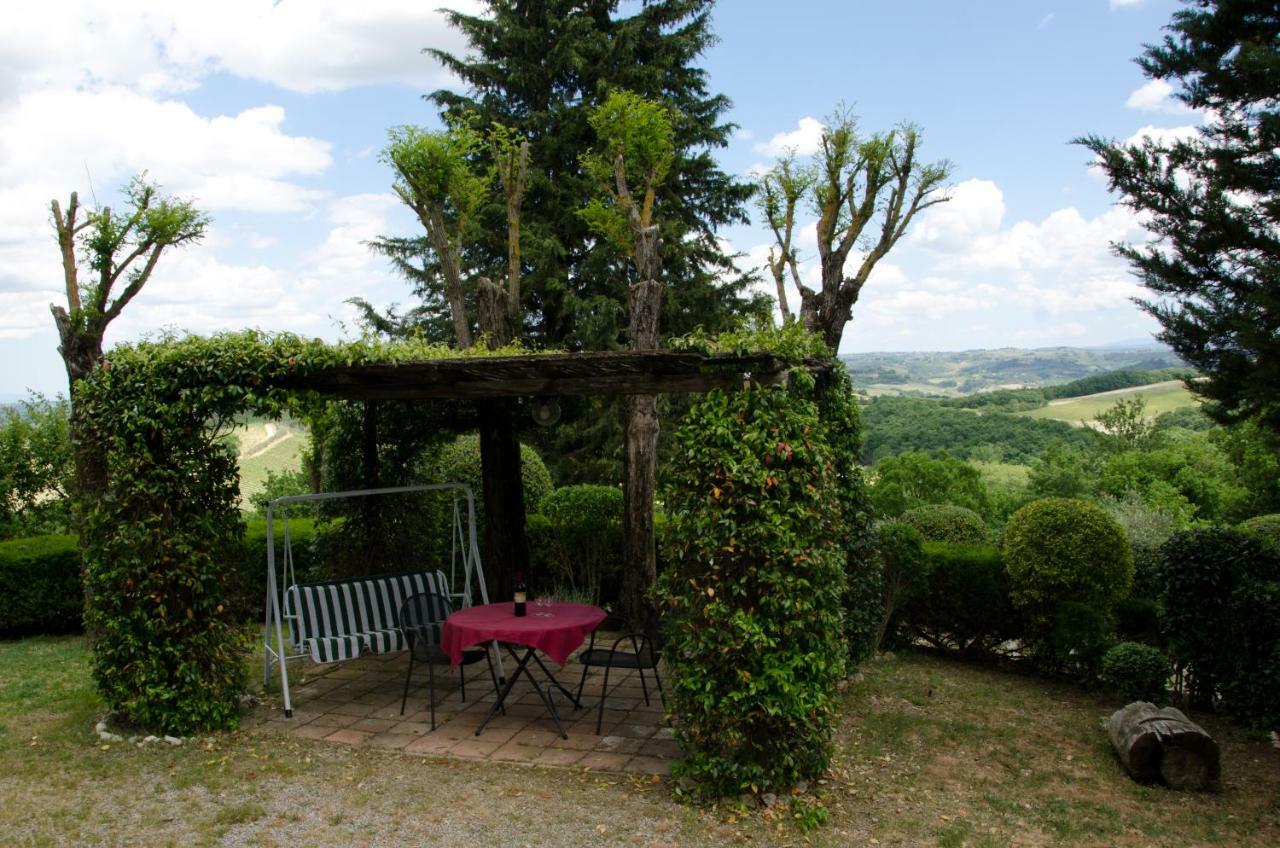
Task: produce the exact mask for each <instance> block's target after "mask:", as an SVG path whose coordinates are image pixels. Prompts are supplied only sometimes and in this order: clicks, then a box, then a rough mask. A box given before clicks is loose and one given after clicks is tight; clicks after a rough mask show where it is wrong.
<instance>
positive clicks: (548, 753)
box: [534, 748, 587, 766]
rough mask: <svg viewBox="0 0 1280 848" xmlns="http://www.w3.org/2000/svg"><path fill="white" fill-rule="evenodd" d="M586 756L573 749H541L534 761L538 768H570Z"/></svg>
mask: <svg viewBox="0 0 1280 848" xmlns="http://www.w3.org/2000/svg"><path fill="white" fill-rule="evenodd" d="M586 755H587V752H586V751H576V750H574V749H573V748H543V749H542V751H541V753H539V754H538V757H537V759H535V760H534V762H535V763H537V764H538V765H540V766H571V765H573V764H574V763H576V762H578V761H579V760H581V759H582V758H583V757H585V756H586Z"/></svg>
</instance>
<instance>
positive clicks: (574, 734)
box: [550, 730, 604, 751]
mask: <svg viewBox="0 0 1280 848" xmlns="http://www.w3.org/2000/svg"><path fill="white" fill-rule="evenodd" d="M603 738H604V737H603V736H596V735H595V734H594V733H586V732H584V731H572V730H571V731H569V738H568V739H561V738H560V737H558V736H557V737H556V738H555V739H552V740H551V745H550V747H552V748H564V749H569V750H574V751H590V750H592V749H593V748H595V747H596V746H597V745H599V744H600V740H601V739H603Z"/></svg>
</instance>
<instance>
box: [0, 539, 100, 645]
mask: <svg viewBox="0 0 1280 848" xmlns="http://www.w3.org/2000/svg"><path fill="white" fill-rule="evenodd" d="M83 614H84V590H83V589H82V588H81V583H80V548H79V547H77V545H76V539H75V537H74V536H36V537H33V538H29V539H14V540H12V541H8V542H0V637H5V638H7V637H11V636H26V635H30V634H36V633H65V632H69V631H73V630H79V629H80V627H81V618H82V616H83Z"/></svg>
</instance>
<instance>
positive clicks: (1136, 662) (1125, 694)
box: [1102, 642, 1173, 701]
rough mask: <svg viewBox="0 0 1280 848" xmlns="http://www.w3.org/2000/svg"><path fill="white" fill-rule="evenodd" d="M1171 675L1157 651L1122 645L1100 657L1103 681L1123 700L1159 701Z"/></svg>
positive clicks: (1162, 656) (1167, 659) (1135, 643)
mask: <svg viewBox="0 0 1280 848" xmlns="http://www.w3.org/2000/svg"><path fill="white" fill-rule="evenodd" d="M1172 674H1173V669H1172V666H1171V665H1170V664H1169V658H1168V657H1166V656H1165V655H1164V654H1163V653H1162V652H1161V651H1160V650H1159V649H1157V648H1153V647H1151V646H1150V645H1142V644H1139V643H1137V642H1121V643H1120V644H1118V645H1116V646H1115V647H1113V648H1112V649H1111V650H1109V651H1107V653H1106V655H1105V656H1103V658H1102V680H1103V682H1104V683H1106V684H1107V685H1108V686H1110V687H1111V688H1112V689H1114V690H1115V691H1116V693H1117V694H1119V695H1120V697H1122V698H1124V699H1125V700H1126V701H1159V700H1161V699H1163V698H1164V691H1165V686H1166V685H1168V683H1169V677H1170V675H1172Z"/></svg>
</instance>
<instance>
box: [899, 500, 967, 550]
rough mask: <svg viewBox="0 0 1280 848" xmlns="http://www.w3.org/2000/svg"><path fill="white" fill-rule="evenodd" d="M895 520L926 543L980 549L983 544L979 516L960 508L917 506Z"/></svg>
mask: <svg viewBox="0 0 1280 848" xmlns="http://www.w3.org/2000/svg"><path fill="white" fill-rule="evenodd" d="M898 520H899V521H901V522H902V523H903V524H909V525H911V526H912V527H914V528H915V529H916V530H917V531H918V532H919V533H920V535H921V536H922V537H923V538H924V541H926V542H948V543H950V544H953V545H981V544H982V543H984V542H986V541H987V525H986V522H984V521H983V520H982V516H981V515H978V513H976V512H974V511H973V510H971V509H966V508H965V507H962V506H954V505H952V504H928V505H927V506H918V507H916V508H915V509H909V510H907V511H906V512H904V513H902V517H901V518H899V519H898Z"/></svg>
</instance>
